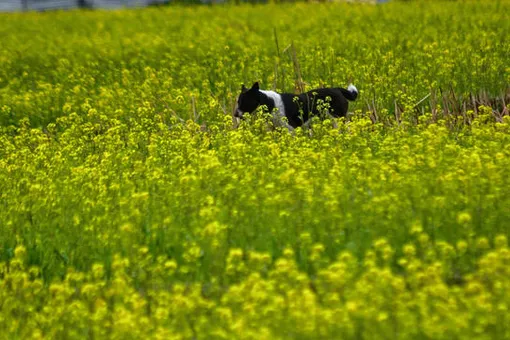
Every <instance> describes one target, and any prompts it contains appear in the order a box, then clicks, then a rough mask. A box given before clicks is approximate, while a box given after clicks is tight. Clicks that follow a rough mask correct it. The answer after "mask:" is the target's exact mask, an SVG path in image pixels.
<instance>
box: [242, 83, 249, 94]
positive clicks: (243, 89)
mask: <svg viewBox="0 0 510 340" xmlns="http://www.w3.org/2000/svg"><path fill="white" fill-rule="evenodd" d="M246 91H248V89H247V88H246V86H244V84H243V85H241V92H246Z"/></svg>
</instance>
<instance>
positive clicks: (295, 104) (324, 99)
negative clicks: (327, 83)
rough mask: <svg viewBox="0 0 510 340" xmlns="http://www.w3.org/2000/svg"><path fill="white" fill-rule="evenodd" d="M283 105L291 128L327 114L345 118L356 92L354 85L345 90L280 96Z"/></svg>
mask: <svg viewBox="0 0 510 340" xmlns="http://www.w3.org/2000/svg"><path fill="white" fill-rule="evenodd" d="M281 97H282V100H283V103H284V105H285V114H286V116H287V119H288V121H289V124H290V125H291V126H292V127H294V128H295V127H298V126H301V125H302V124H303V122H306V121H307V120H308V119H309V118H311V117H312V116H317V115H322V114H324V113H326V112H327V113H329V114H330V115H332V116H333V117H337V118H338V117H345V115H346V114H347V110H348V108H349V102H348V101H349V100H350V101H354V100H356V98H357V97H358V90H357V89H356V87H355V86H354V85H349V87H348V88H347V89H344V88H340V87H335V88H322V89H315V90H311V91H308V92H306V93H302V94H299V95H295V94H290V93H283V94H281Z"/></svg>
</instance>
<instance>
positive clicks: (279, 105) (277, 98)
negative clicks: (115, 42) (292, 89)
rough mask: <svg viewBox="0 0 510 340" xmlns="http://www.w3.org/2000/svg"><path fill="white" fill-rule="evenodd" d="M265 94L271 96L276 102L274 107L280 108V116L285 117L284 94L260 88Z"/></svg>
mask: <svg viewBox="0 0 510 340" xmlns="http://www.w3.org/2000/svg"><path fill="white" fill-rule="evenodd" d="M260 92H262V93H263V94H265V95H266V96H268V97H269V98H271V99H272V100H273V102H274V107H275V108H276V109H278V116H279V117H281V118H283V117H285V106H284V105H283V100H282V96H280V94H279V93H276V92H274V91H264V90H260Z"/></svg>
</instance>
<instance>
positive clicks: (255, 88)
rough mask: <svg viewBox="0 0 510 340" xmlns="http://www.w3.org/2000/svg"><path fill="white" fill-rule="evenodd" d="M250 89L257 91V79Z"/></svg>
mask: <svg viewBox="0 0 510 340" xmlns="http://www.w3.org/2000/svg"><path fill="white" fill-rule="evenodd" d="M251 89H252V90H254V91H258V90H259V82H258V81H257V82H255V83H253V86H252V87H251Z"/></svg>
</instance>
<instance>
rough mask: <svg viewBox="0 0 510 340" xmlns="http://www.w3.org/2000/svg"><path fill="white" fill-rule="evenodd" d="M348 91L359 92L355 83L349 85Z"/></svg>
mask: <svg viewBox="0 0 510 340" xmlns="http://www.w3.org/2000/svg"><path fill="white" fill-rule="evenodd" d="M347 91H349V92H354V93H358V89H357V88H356V86H354V85H353V84H349V86H348V87H347Z"/></svg>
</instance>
